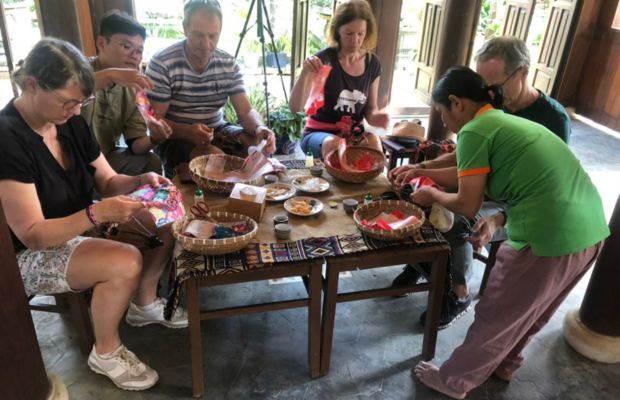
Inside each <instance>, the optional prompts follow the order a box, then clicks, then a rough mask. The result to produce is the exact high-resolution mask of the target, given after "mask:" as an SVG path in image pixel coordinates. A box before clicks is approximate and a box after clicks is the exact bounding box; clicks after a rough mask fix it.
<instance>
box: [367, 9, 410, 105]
mask: <svg viewBox="0 0 620 400" xmlns="http://www.w3.org/2000/svg"><path fill="white" fill-rule="evenodd" d="M370 4H371V6H372V11H373V13H374V15H375V18H376V20H377V29H378V31H379V32H378V34H379V37H378V40H377V48H376V49H375V52H376V53H377V57H379V60H380V61H381V68H382V70H383V72H382V73H381V80H380V81H379V96H378V99H377V102H378V105H379V107H384V106H386V105H387V104H386V103H389V100H390V95H391V93H392V78H393V77H394V64H395V62H396V45H397V44H398V29H399V27H400V10H401V8H402V4H403V2H402V0H390V1H385V0H370Z"/></svg>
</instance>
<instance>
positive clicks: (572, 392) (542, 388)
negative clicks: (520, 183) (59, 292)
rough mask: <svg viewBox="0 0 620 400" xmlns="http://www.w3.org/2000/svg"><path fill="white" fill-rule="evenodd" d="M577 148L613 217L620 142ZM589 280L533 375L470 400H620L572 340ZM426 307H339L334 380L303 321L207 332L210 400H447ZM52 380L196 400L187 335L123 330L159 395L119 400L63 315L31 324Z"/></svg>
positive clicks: (443, 344) (594, 135)
mask: <svg viewBox="0 0 620 400" xmlns="http://www.w3.org/2000/svg"><path fill="white" fill-rule="evenodd" d="M571 147H572V148H573V150H574V151H575V153H576V154H577V155H578V157H579V158H580V159H581V160H582V163H583V165H584V166H585V168H586V169H587V170H588V171H589V172H590V173H591V175H592V178H593V180H594V181H595V183H596V184H597V185H598V187H599V190H600V191H601V193H602V195H603V196H604V201H605V206H606V212H607V215H608V218H609V216H610V215H611V210H612V209H613V206H614V204H615V201H616V198H617V196H618V193H619V192H620V157H619V156H618V155H619V154H620V139H619V138H616V137H612V136H609V135H606V134H604V133H601V132H599V131H597V130H595V129H592V128H590V127H588V126H586V125H584V124H583V123H581V122H577V121H575V128H574V133H573V137H572V143H571ZM482 269H483V268H482V265H477V267H476V268H475V270H474V276H473V278H472V281H471V288H472V292H473V293H476V292H477V288H478V286H479V283H480V278H481V275H482ZM399 272H400V267H399V266H394V267H388V268H382V269H378V270H374V271H370V272H369V271H362V272H356V273H353V275H352V276H351V277H348V278H345V279H344V280H342V286H343V289H344V290H347V289H351V288H355V287H357V288H360V287H367V285H368V284H369V282H371V284H374V285H378V286H382V285H388V284H389V283H390V282H391V280H392V278H393V277H394V276H396V275H397V274H398V273H399ZM588 279H589V275H588V276H586V277H585V278H584V279H583V281H582V282H581V283H580V284H579V286H578V287H577V288H576V289H575V290H573V292H572V293H571V294H570V295H569V297H568V298H567V300H566V301H565V303H564V304H563V305H562V306H561V308H560V310H559V311H558V312H557V313H556V315H555V316H554V317H553V319H552V320H551V322H550V323H549V324H548V325H547V326H546V327H545V328H544V329H543V330H542V331H541V332H540V333H539V335H538V336H537V337H536V338H535V339H534V340H533V341H532V343H531V344H530V345H529V346H528V347H527V349H526V351H525V357H526V362H525V365H524V366H523V367H522V368H521V369H520V370H519V371H518V372H517V373H516V374H515V376H514V378H513V381H512V382H511V383H510V384H505V383H503V382H501V381H499V380H497V379H496V378H490V379H489V380H488V381H487V382H486V383H484V384H483V385H482V386H481V387H479V388H477V389H475V390H473V391H472V392H470V394H469V396H468V399H474V400H477V399H527V400H537V399H563V400H564V399H597V400H598V399H610V400H611V399H619V398H620V365H619V364H616V365H604V364H599V363H596V362H593V361H590V360H588V359H585V358H584V357H582V356H580V355H579V354H578V353H576V352H575V351H573V350H572V349H571V348H570V347H569V346H568V344H567V343H566V342H565V341H564V339H563V337H562V320H563V317H564V315H565V313H566V312H567V311H568V310H571V309H574V308H578V307H579V305H580V303H581V299H582V297H583V292H584V291H585V288H586V286H587V280H588ZM303 294H304V289H303V285H302V284H301V283H300V282H293V283H282V284H276V285H269V284H267V283H256V284H248V285H232V286H227V287H220V288H217V289H205V290H203V291H202V293H201V296H202V303H203V306H209V307H216V306H217V305H218V304H231V302H233V303H234V302H237V303H239V302H243V301H247V299H249V298H252V299H254V300H256V301H260V300H261V299H274V298H283V297H284V296H294V295H299V296H302V295H303ZM425 307H426V297H425V295H422V294H416V295H414V296H410V297H408V298H402V299H392V298H383V299H377V300H366V301H359V302H353V303H345V304H341V305H339V306H338V309H337V315H336V328H335V333H334V347H333V355H332V363H331V371H330V373H329V374H328V375H327V376H325V377H322V378H320V379H314V380H313V379H311V378H310V377H309V371H308V365H307V361H306V360H307V354H306V343H307V336H306V318H307V314H306V312H305V311H304V310H302V309H296V310H286V311H281V312H272V313H264V314H256V315H249V316H243V317H236V318H230V319H222V320H214V321H207V322H203V324H202V334H203V346H204V353H205V385H206V396H205V398H210V399H238V398H243V399H321V400H324V399H377V400H378V399H381V400H385V399H394V400H396V399H443V398H445V397H444V396H442V395H440V394H438V393H436V392H434V391H432V390H429V389H427V388H426V387H425V386H424V385H422V384H421V383H420V382H419V381H418V380H417V379H416V378H415V377H414V376H413V373H412V369H413V366H414V365H415V364H416V362H417V361H419V360H420V357H419V354H420V351H421V344H422V328H421V326H420V325H419V324H418V322H417V321H418V316H419V315H420V313H421V312H422V311H424V309H425ZM473 314H474V313H473V312H469V313H468V314H467V315H465V316H464V317H463V318H462V319H460V320H459V321H457V323H455V324H454V325H453V326H452V327H450V328H448V329H446V330H444V331H441V332H440V333H439V338H438V343H437V355H436V358H435V360H434V361H435V362H437V363H441V362H443V361H444V360H445V359H446V358H448V357H449V355H450V353H451V352H452V350H453V349H454V348H455V347H456V346H458V345H459V344H460V343H461V342H462V340H463V337H464V335H465V333H466V331H467V328H468V326H469V325H470V323H471V322H472V320H473V316H474V315H473ZM32 315H33V318H34V321H35V327H36V329H37V335H38V338H39V343H40V346H41V351H42V353H43V359H44V361H45V365H46V368H47V370H48V372H51V373H54V374H57V375H59V376H60V378H61V379H62V380H63V381H64V383H65V384H66V385H67V387H68V391H69V394H70V397H71V398H72V399H80V400H82V399H83V400H86V399H107V400H114V399H186V398H187V399H189V398H191V394H192V392H191V378H190V365H189V362H190V359H189V338H188V333H187V331H186V330H180V331H179V330H169V329H166V328H163V327H158V326H156V327H154V326H151V327H144V328H132V327H129V326H127V325H126V324H125V323H124V322H123V323H122V325H121V336H122V338H123V340H124V342H125V344H126V345H127V347H128V348H129V349H131V350H133V351H134V352H135V353H137V354H138V356H139V357H140V358H141V359H142V360H143V361H145V362H146V363H148V364H149V365H151V366H152V367H153V368H155V369H156V370H157V371H158V372H159V375H160V381H159V383H158V384H157V385H156V386H155V387H154V388H152V389H150V390H148V391H146V392H140V393H131V392H124V391H121V390H119V389H117V388H116V387H115V386H114V385H113V384H112V383H111V382H110V381H108V380H107V378H104V377H102V376H101V375H96V374H94V373H92V372H91V371H90V370H89V368H88V366H87V365H86V358H85V357H84V356H83V355H82V354H81V353H80V351H79V348H78V344H77V341H76V338H75V335H74V331H73V327H72V323H71V321H70V320H69V319H68V318H66V317H61V316H58V315H56V314H47V313H40V312H33V314H32Z"/></svg>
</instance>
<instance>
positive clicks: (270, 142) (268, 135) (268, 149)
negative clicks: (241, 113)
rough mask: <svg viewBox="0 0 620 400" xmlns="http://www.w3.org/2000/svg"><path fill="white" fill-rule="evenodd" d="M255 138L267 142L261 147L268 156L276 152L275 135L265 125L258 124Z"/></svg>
mask: <svg viewBox="0 0 620 400" xmlns="http://www.w3.org/2000/svg"><path fill="white" fill-rule="evenodd" d="M255 134H256V139H258V141H259V142H260V141H261V140H266V141H267V144H266V145H265V147H263V154H265V155H266V156H269V155H271V154H273V153H275V152H276V135H275V134H274V133H273V131H272V130H271V129H269V128H267V127H266V126H259V127H258V129H256V131H255Z"/></svg>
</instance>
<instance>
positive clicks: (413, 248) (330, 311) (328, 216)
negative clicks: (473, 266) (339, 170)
mask: <svg viewBox="0 0 620 400" xmlns="http://www.w3.org/2000/svg"><path fill="white" fill-rule="evenodd" d="M301 175H309V171H308V170H289V171H288V172H287V174H285V175H283V174H280V178H281V180H283V181H290V180H292V179H294V177H297V176H301ZM323 177H324V178H325V179H327V180H328V181H329V182H330V184H331V187H330V189H329V190H328V191H327V192H325V193H320V194H315V195H312V197H316V198H318V199H319V200H321V201H322V202H323V203H324V206H325V208H324V210H323V211H322V212H321V213H319V214H317V215H315V216H311V217H297V216H294V215H289V223H290V224H291V225H292V226H293V232H292V234H291V238H290V239H289V241H301V240H309V238H312V237H323V236H331V235H352V234H354V235H358V236H359V231H358V230H357V228H356V227H355V224H354V223H353V221H352V218H351V216H347V215H346V214H345V213H344V211H343V210H342V205H341V204H339V205H338V207H337V208H335V209H331V208H330V207H329V205H328V202H329V201H331V200H335V201H338V202H341V201H342V200H343V199H344V198H347V197H353V198H356V199H358V200H362V198H363V197H364V195H365V194H366V193H368V192H370V193H372V194H373V195H375V196H377V195H380V194H381V193H383V192H384V191H386V190H389V188H390V186H389V182H388V181H387V179H386V177H385V176H383V175H382V176H379V177H377V178H375V179H374V180H372V181H370V182H367V183H365V184H363V185H359V184H347V183H342V182H338V181H336V180H335V179H334V178H332V177H331V176H329V175H327V173H325V174H324V176H323ZM175 183H176V184H177V186H178V187H179V188H180V189H181V191H182V193H183V195H184V199H185V201H186V203H187V204H186V205H188V204H191V202H192V195H193V191H194V188H195V186H194V185H193V184H186V185H181V184H180V183H179V182H178V181H177V182H175ZM205 200H206V202H207V203H208V204H209V207H210V209H211V210H225V209H226V206H227V202H228V197H227V196H224V195H218V194H213V193H205ZM285 213H286V211H284V209H283V207H282V203H268V204H267V206H266V208H265V214H264V216H263V219H262V221H261V222H260V223H259V228H258V234H257V238H256V241H258V242H259V243H276V242H282V241H279V240H277V239H276V238H275V234H274V232H273V223H272V218H273V216H274V215H276V214H285ZM326 230H327V231H328V232H329V234H326ZM360 237H361V236H360ZM446 254H447V247H446V245H444V244H441V245H433V246H423V247H421V246H419V245H416V244H414V243H410V244H404V245H400V246H394V247H390V248H387V249H378V250H376V249H375V250H369V251H364V252H363V253H359V254H341V255H338V256H335V257H323V256H318V257H316V258H312V259H305V260H301V261H295V262H277V263H273V264H270V265H263V266H260V267H252V268H246V269H244V270H242V271H238V272H236V273H221V274H217V273H215V274H214V273H205V274H195V275H194V274H193V275H191V276H190V277H189V278H187V279H186V280H184V281H183V283H182V287H183V288H184V289H185V290H186V293H187V304H188V314H189V315H188V319H189V330H190V350H191V362H192V380H193V394H194V396H196V397H200V396H202V395H203V393H204V371H203V356H202V338H201V330H200V322H201V321H202V320H208V319H214V318H224V317H229V316H233V315H242V314H248V313H258V312H266V311H275V310H281V309H286V308H295V307H307V308H308V360H309V365H310V376H311V377H313V378H316V377H318V376H320V375H321V374H326V373H327V371H328V369H329V358H330V351H331V339H332V336H333V326H334V316H335V307H336V306H335V304H336V302H338V301H349V300H347V299H351V300H353V299H358V298H359V299H361V298H370V297H376V296H379V295H383V296H388V295H391V294H396V293H404V292H411V291H420V290H430V291H431V292H430V295H429V299H430V303H429V320H428V321H429V324H428V325H427V330H426V332H425V339H424V349H425V351H424V354H425V357H427V358H428V357H429V355H430V357H432V354H433V353H434V345H435V338H436V335H437V330H436V328H437V323H438V313H439V308H440V305H441V304H440V303H441V300H440V296H441V292H442V288H443V279H444V276H445V255H446ZM361 257H363V258H364V263H365V264H366V265H367V266H368V267H369V268H374V267H382V266H386V265H394V264H404V263H407V262H409V261H412V260H414V259H417V260H420V261H433V262H434V263H435V265H434V266H436V268H435V267H434V268H433V271H434V272H433V279H432V280H431V282H430V283H428V284H423V285H417V286H416V287H411V288H403V289H383V290H382V291H381V290H379V289H377V292H376V293H377V294H376V295H374V294H373V295H370V293H371V292H374V291H369V292H367V294H363V293H362V292H360V294H350V295H337V287H338V271H340V270H342V271H345V270H348V271H350V270H354V269H357V268H358V267H359V266H360V265H361V264H360V259H361ZM177 258H178V256H177ZM325 260H327V263H328V269H327V271H328V273H327V279H326V281H325V283H326V297H325V305H324V317H323V323H322V326H323V329H322V331H321V320H320V312H321V310H320V304H321V303H320V302H321V286H322V285H321V278H322V265H323V263H324V262H325ZM367 260H372V262H370V263H369V262H367ZM177 261H178V260H177ZM220 272H221V271H220ZM293 276H299V277H301V278H302V280H303V281H304V284H305V286H306V289H307V292H308V297H307V298H303V299H290V300H285V301H278V302H271V303H261V304H252V305H246V306H239V307H230V308H224V309H216V310H201V309H200V298H199V291H200V288H202V287H208V286H217V285H224V284H230V283H245V282H253V281H260V280H268V279H274V278H282V277H293ZM177 278H178V277H177ZM334 291H336V292H334ZM334 293H336V295H334ZM338 296H340V297H338ZM347 296H349V297H347ZM351 296H352V297H351ZM355 296H357V297H355ZM362 296H366V297H362ZM354 297H355V298H354ZM328 302H329V303H328ZM321 337H322V340H321ZM321 342H322V343H323V347H322V349H321ZM321 355H322V356H323V357H325V360H322V359H321ZM324 365H325V366H326V368H322V367H323V366H324Z"/></svg>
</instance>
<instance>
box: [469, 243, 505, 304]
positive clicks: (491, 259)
mask: <svg viewBox="0 0 620 400" xmlns="http://www.w3.org/2000/svg"><path fill="white" fill-rule="evenodd" d="M504 240H505V239H501V240H496V241H494V242H490V243H489V244H490V245H491V247H490V248H489V255H488V256H485V255H484V254H482V253H481V251H482V249H474V258H475V259H476V260H479V261H482V262H483V263H484V264H485V266H484V275H482V281H481V282H480V289H479V290H478V294H479V295H480V296H482V295H483V294H484V289H485V288H486V286H487V280H489V275H490V274H491V270H492V269H493V266H494V265H495V257H496V255H497V250H499V246H501V245H502V243H504Z"/></svg>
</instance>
